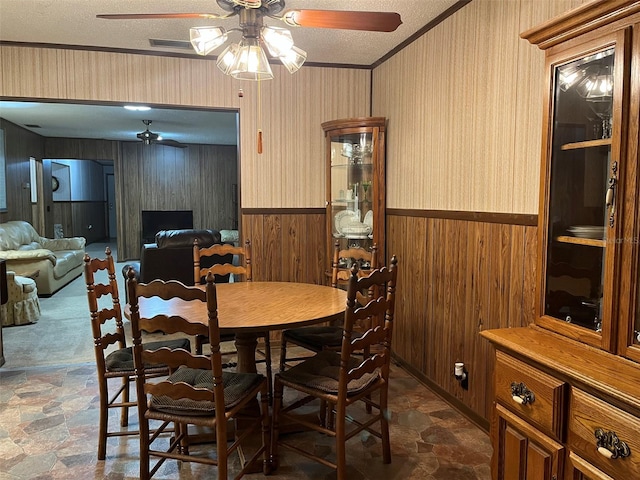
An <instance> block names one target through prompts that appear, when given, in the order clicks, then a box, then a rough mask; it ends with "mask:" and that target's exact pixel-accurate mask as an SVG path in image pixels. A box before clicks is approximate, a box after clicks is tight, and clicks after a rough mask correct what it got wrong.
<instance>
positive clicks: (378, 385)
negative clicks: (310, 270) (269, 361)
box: [271, 256, 398, 480]
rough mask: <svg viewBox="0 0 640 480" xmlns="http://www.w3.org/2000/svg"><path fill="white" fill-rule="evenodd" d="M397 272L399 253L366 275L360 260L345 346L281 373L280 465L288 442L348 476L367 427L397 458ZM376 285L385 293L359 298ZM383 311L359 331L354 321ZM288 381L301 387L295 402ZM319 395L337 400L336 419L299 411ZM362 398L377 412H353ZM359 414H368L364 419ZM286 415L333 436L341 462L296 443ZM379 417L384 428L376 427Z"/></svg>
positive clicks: (277, 413) (277, 410)
mask: <svg viewBox="0 0 640 480" xmlns="http://www.w3.org/2000/svg"><path fill="white" fill-rule="evenodd" d="M397 272H398V262H397V259H396V257H395V256H393V258H392V259H391V266H390V267H389V268H387V267H382V268H381V269H376V270H373V271H372V272H371V273H370V274H369V275H367V276H364V277H359V276H358V269H357V266H355V265H354V267H353V268H352V270H351V277H350V278H349V281H348V286H347V308H346V311H345V316H344V336H343V339H342V348H341V350H340V351H339V352H336V351H332V350H323V351H321V352H319V353H317V354H316V355H315V356H313V357H311V358H309V359H307V360H304V361H303V362H301V363H298V364H296V365H294V366H293V367H291V368H289V369H288V370H285V371H283V372H279V373H277V374H276V376H275V379H274V402H273V430H272V435H273V436H272V439H271V463H272V466H273V467H274V468H277V465H278V449H279V447H285V448H287V449H290V450H292V451H294V452H297V453H299V454H301V455H304V456H306V457H308V458H310V459H313V460H316V461H318V462H320V463H322V464H324V465H326V466H329V467H332V468H334V469H336V470H337V478H338V480H346V478H347V473H346V468H347V465H346V442H347V440H349V439H350V438H353V437H354V436H355V435H358V434H359V433H360V432H362V431H363V430H365V431H367V432H369V433H371V434H372V435H374V436H376V437H378V438H380V439H381V441H382V460H383V463H390V462H391V447H390V443H389V423H388V415H389V412H388V410H387V401H388V389H389V368H390V364H391V337H392V332H393V318H394V308H395V296H396V291H395V290H396V278H397ZM370 288H373V289H375V290H376V291H378V292H379V294H377V295H376V296H375V297H373V298H371V299H370V300H369V302H368V303H367V304H366V305H364V306H361V305H360V304H359V303H358V292H361V291H363V290H369V289H370ZM380 316H382V317H384V324H383V325H374V324H372V326H371V328H370V329H369V330H367V331H366V332H365V333H364V334H363V335H361V336H354V330H353V329H354V325H355V324H356V323H357V322H358V321H362V320H365V319H367V318H368V317H380ZM362 351H368V352H370V353H369V354H368V355H365V356H364V358H363V357H362V356H359V355H358V356H357V355H356V352H362ZM285 387H286V388H289V389H292V390H295V391H297V392H299V393H301V394H302V398H300V396H298V397H296V398H295V400H293V402H292V403H290V404H288V405H286V406H285V405H283V395H284V389H285ZM374 393H377V394H378V395H377V397H372V394H374ZM374 398H376V399H377V400H374ZM313 400H319V401H320V408H322V405H325V404H328V405H331V406H333V412H332V413H333V415H334V416H335V420H334V424H333V425H326V424H324V423H323V422H320V423H314V422H311V421H309V420H307V419H306V418H308V416H301V415H300V414H299V413H300V412H299V410H298V409H299V408H301V407H303V408H308V406H309V404H310V402H311V401H313ZM356 403H364V404H366V405H370V406H371V407H372V408H373V409H374V410H375V413H373V414H372V415H371V416H369V415H366V416H365V418H364V419H362V416H363V415H365V414H363V413H362V412H360V415H359V414H358V413H355V414H353V412H348V411H347V409H348V408H349V407H351V406H353V405H354V404H356ZM358 418H360V419H362V420H361V421H359V420H357V419H358ZM283 421H287V422H291V423H293V424H295V423H299V424H300V425H302V426H303V427H304V428H305V429H311V430H315V431H317V432H320V433H322V434H324V435H328V436H331V437H333V438H334V440H335V455H336V457H335V462H333V461H330V460H328V459H327V458H326V457H325V456H322V457H320V456H319V455H318V454H317V452H314V451H309V450H305V449H304V448H302V446H301V444H300V443H295V440H294V439H293V437H295V434H287V435H286V436H283V437H280V436H279V426H280V424H281V423H282V422H283ZM347 422H349V429H348V430H347ZM377 423H379V429H375V428H374V425H376V424H377ZM351 425H353V427H352V426H351Z"/></svg>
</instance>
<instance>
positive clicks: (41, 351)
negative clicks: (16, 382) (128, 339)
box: [2, 242, 125, 368]
mask: <svg viewBox="0 0 640 480" xmlns="http://www.w3.org/2000/svg"><path fill="white" fill-rule="evenodd" d="M107 245H109V246H110V247H111V249H112V251H113V255H114V257H115V249H116V246H115V242H114V243H113V245H111V244H107V243H92V244H91V245H88V246H87V248H86V251H87V253H88V254H89V255H90V256H92V257H101V258H104V256H105V255H104V250H105V247H106V246H107ZM124 265H125V263H117V264H116V272H117V273H118V277H117V279H118V287H119V290H120V297H121V299H122V302H123V304H124V303H125V300H124V298H125V295H124V291H125V285H124V279H123V278H122V274H121V273H120V272H121V270H122V267H123V266H124ZM105 279H106V276H105ZM101 281H104V279H102V280H101ZM86 288H87V287H86V284H85V282H84V275H81V276H79V277H78V278H76V279H75V280H73V281H72V282H71V283H69V284H68V285H66V286H64V287H63V288H62V289H60V290H58V291H57V292H56V293H55V294H53V295H52V296H51V297H49V298H40V310H41V312H42V315H41V317H40V319H39V320H38V322H36V323H32V324H29V325H19V326H12V327H4V328H3V329H2V336H3V346H4V356H5V361H6V363H5V365H4V366H3V368H15V367H20V368H21V367H30V366H41V365H67V364H74V363H85V362H93V361H94V359H95V357H94V353H93V336H92V333H91V323H90V318H89V305H88V303H87V293H86V292H87V290H86Z"/></svg>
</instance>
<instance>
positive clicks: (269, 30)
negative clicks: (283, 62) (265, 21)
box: [261, 27, 293, 57]
mask: <svg viewBox="0 0 640 480" xmlns="http://www.w3.org/2000/svg"><path fill="white" fill-rule="evenodd" d="M261 37H262V40H263V41H264V43H265V45H266V46H267V49H268V50H269V53H271V55H273V56H274V57H280V56H282V55H283V54H285V53H287V52H288V51H289V50H291V49H292V48H293V37H292V36H291V32H290V31H289V30H287V29H286V28H280V27H263V28H262V31H261Z"/></svg>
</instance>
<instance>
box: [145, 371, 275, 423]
mask: <svg viewBox="0 0 640 480" xmlns="http://www.w3.org/2000/svg"><path fill="white" fill-rule="evenodd" d="M263 380H264V376H263V375H261V374H259V373H233V372H222V383H223V384H224V404H225V407H226V408H227V409H229V408H233V407H234V406H236V405H237V404H238V403H240V401H241V400H242V399H243V398H245V397H246V394H247V392H248V391H250V390H252V389H253V388H255V387H257V386H258V385H259V384H260V382H262V381H263ZM167 381H168V382H171V383H180V382H183V383H187V384H189V385H191V386H193V387H196V388H207V389H210V390H213V372H212V371H211V370H199V369H195V368H188V367H180V368H178V370H176V371H175V372H174V373H172V374H171V375H169V377H168V378H167ZM211 397H212V398H213V393H212V394H211ZM150 409H151V410H157V411H160V412H163V413H168V414H174V415H193V416H206V415H215V404H214V403H213V402H208V401H196V400H189V399H180V400H176V399H173V398H170V397H168V396H166V395H160V396H152V397H151V403H150Z"/></svg>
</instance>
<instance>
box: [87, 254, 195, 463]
mask: <svg viewBox="0 0 640 480" xmlns="http://www.w3.org/2000/svg"><path fill="white" fill-rule="evenodd" d="M105 255H106V256H105V258H104V259H100V258H91V257H89V255H88V254H85V255H84V276H85V281H86V284H87V298H88V301H89V313H90V316H91V330H92V332H93V347H94V351H95V357H96V367H97V377H98V388H99V391H100V404H99V408H100V413H99V414H100V419H99V425H98V459H99V460H104V459H105V456H106V451H107V438H109V437H117V436H125V435H138V434H139V431H138V430H128V429H127V430H125V429H121V430H119V431H113V432H110V431H109V430H108V424H109V410H110V409H118V408H120V409H121V414H120V426H121V427H123V428H124V427H127V426H128V425H129V408H130V407H133V408H134V409H135V407H136V405H137V402H136V401H132V400H131V397H130V386H131V384H132V383H133V382H134V381H135V372H134V367H133V351H132V348H131V347H127V342H126V337H125V332H124V327H123V323H122V308H121V305H120V296H119V293H118V282H117V280H116V273H115V264H114V261H113V257H112V256H111V249H110V248H109V247H107V248H106V250H105ZM98 275H102V276H103V278H102V279H101V281H102V283H101V282H96V277H97V276H98ZM114 345H115V347H114ZM149 345H150V346H153V347H155V348H159V347H162V346H168V347H170V348H186V349H189V348H191V343H190V342H189V339H186V338H185V339H176V340H169V341H159V342H150V343H149ZM168 372H169V368H168V367H167V366H166V365H156V366H154V367H150V368H148V369H147V370H146V373H145V374H146V375H149V376H159V375H167V374H168ZM114 379H117V380H119V381H120V386H119V388H118V390H117V391H115V392H110V391H109V383H110V382H109V380H114ZM111 383H115V382H111Z"/></svg>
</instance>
